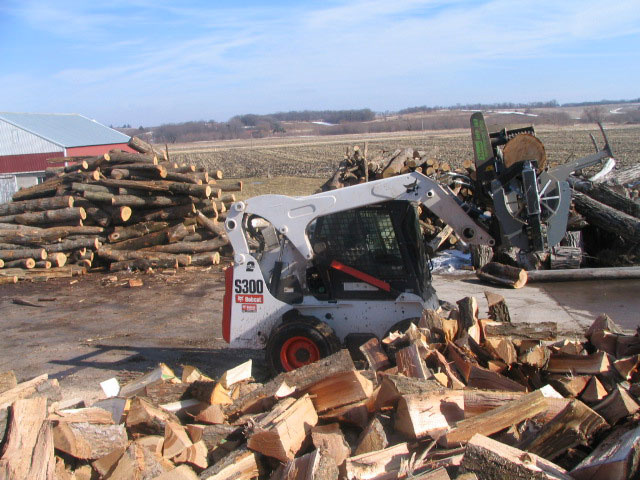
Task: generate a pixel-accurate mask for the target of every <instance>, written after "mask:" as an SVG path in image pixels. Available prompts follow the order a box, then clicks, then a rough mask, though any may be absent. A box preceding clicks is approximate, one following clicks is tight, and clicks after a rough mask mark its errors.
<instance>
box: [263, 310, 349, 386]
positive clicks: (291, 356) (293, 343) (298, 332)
mask: <svg viewBox="0 0 640 480" xmlns="http://www.w3.org/2000/svg"><path fill="white" fill-rule="evenodd" d="M340 346H341V345H340V341H339V340H338V337H337V336H336V334H335V333H334V331H333V329H332V328H331V327H329V325H327V324H326V323H325V322H321V321H320V320H318V319H316V318H313V317H297V318H295V319H294V320H290V321H286V322H283V323H282V324H280V325H278V326H277V327H276V328H274V329H273V331H272V332H271V335H269V340H268V341H267V347H266V357H267V358H266V359H267V364H268V366H269V368H270V370H271V371H272V373H274V374H277V373H280V372H289V371H291V370H295V369H296V368H300V367H302V366H304V365H308V364H310V363H313V362H317V361H318V360H320V359H321V358H324V357H328V356H329V355H331V354H333V353H335V352H337V351H338V350H339V349H340Z"/></svg>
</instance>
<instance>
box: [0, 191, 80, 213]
mask: <svg viewBox="0 0 640 480" xmlns="http://www.w3.org/2000/svg"><path fill="white" fill-rule="evenodd" d="M71 207H73V197H71V196H68V195H65V196H61V197H45V198H36V199H33V200H23V201H21V202H9V203H4V204H0V216H4V215H17V214H20V213H25V212H39V211H43V210H56V209H58V208H71Z"/></svg>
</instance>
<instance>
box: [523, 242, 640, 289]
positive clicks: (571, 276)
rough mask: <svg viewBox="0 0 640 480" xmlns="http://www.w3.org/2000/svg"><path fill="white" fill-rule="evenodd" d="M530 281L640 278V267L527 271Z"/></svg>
mask: <svg viewBox="0 0 640 480" xmlns="http://www.w3.org/2000/svg"><path fill="white" fill-rule="evenodd" d="M639 238H640V237H639ZM527 274H528V276H529V282H531V283H535V282H573V281H578V280H618V279H620V280H622V279H632V278H640V267H610V268H580V269H577V270H576V269H569V270H536V271H531V272H527Z"/></svg>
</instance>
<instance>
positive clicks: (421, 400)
mask: <svg viewBox="0 0 640 480" xmlns="http://www.w3.org/2000/svg"><path fill="white" fill-rule="evenodd" d="M463 418H464V394H463V392H462V390H451V391H445V392H433V393H429V394H421V395H404V396H403V397H401V398H400V401H399V402H398V408H397V412H396V420H395V429H396V430H397V431H399V432H401V433H403V434H404V435H406V436H407V437H409V438H410V439H417V438H422V437H425V436H430V437H432V438H438V437H440V436H441V435H442V434H443V433H446V432H447V431H448V430H449V429H450V428H451V426H452V425H454V424H455V423H456V422H458V421H459V420H462V419H463Z"/></svg>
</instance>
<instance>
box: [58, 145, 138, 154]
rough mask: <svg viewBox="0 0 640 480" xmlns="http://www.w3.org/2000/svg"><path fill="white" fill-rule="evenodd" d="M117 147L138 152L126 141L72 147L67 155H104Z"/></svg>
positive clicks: (68, 149)
mask: <svg viewBox="0 0 640 480" xmlns="http://www.w3.org/2000/svg"><path fill="white" fill-rule="evenodd" d="M114 148H117V149H118V150H124V151H125V152H131V153H137V152H136V151H135V150H134V149H133V148H131V147H130V146H129V145H127V144H126V143H114V144H113V145H90V146H88V147H70V148H67V157H77V156H82V155H102V154H103V153H107V152H109V150H113V149H114Z"/></svg>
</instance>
